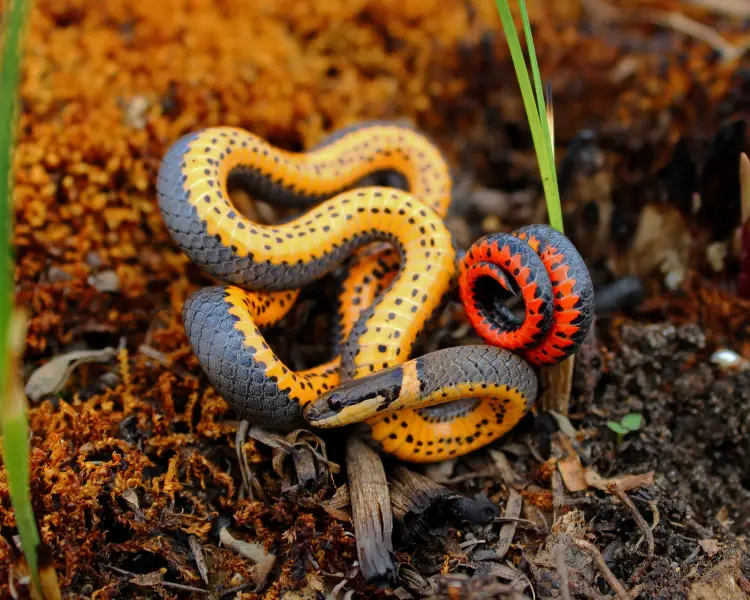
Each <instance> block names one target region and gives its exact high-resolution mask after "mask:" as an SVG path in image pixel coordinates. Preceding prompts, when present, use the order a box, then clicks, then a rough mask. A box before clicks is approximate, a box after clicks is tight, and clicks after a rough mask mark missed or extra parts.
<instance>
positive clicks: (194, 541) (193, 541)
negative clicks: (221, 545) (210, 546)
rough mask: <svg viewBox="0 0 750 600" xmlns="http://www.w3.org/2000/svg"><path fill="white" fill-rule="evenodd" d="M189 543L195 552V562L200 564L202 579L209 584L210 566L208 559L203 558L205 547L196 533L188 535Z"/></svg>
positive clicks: (199, 569)
mask: <svg viewBox="0 0 750 600" xmlns="http://www.w3.org/2000/svg"><path fill="white" fill-rule="evenodd" d="M188 544H189V545H190V551H191V552H192V553H193V558H194V559H195V564H196V565H197V566H198V572H199V573H200V574H201V579H203V582H204V583H205V584H206V585H208V567H207V566H206V561H205V560H203V549H202V548H201V545H200V542H198V538H197V537H195V536H194V535H191V536H189V537H188Z"/></svg>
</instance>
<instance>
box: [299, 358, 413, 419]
mask: <svg viewBox="0 0 750 600" xmlns="http://www.w3.org/2000/svg"><path fill="white" fill-rule="evenodd" d="M401 379H402V370H401V367H400V366H395V367H390V368H388V369H383V370H382V371H378V372H377V373H373V374H372V375H367V376H366V377H360V378H359V379H353V380H351V381H346V382H344V383H342V384H341V385H339V386H338V387H336V388H334V389H332V390H330V391H329V392H326V393H325V394H322V395H321V396H319V397H318V399H317V400H315V401H313V402H311V403H310V404H308V405H307V407H306V408H305V413H304V414H305V419H306V420H307V421H308V422H309V423H310V425H313V426H315V427H323V428H327V427H342V426H344V425H351V424H353V423H360V422H362V421H365V420H367V419H369V418H372V417H375V416H378V415H380V414H382V412H383V411H385V410H387V409H388V408H389V407H390V406H391V405H392V404H393V402H394V401H396V400H397V399H398V397H399V394H400V391H401Z"/></svg>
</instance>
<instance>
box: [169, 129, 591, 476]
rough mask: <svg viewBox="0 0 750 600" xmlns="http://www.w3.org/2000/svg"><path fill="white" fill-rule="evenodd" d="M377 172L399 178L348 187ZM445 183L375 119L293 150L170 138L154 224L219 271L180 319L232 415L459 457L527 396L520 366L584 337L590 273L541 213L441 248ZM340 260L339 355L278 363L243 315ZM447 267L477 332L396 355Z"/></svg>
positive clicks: (290, 293) (271, 308) (428, 148)
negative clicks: (284, 218)
mask: <svg viewBox="0 0 750 600" xmlns="http://www.w3.org/2000/svg"><path fill="white" fill-rule="evenodd" d="M383 171H396V172H398V173H400V174H401V175H402V176H403V177H404V178H405V180H406V183H407V187H408V190H409V191H408V192H406V191H401V190H400V189H397V188H395V187H386V186H366V187H362V186H359V185H358V184H359V182H360V181H361V180H362V179H363V178H365V177H367V176H370V175H373V174H376V173H379V172H383ZM236 187H242V188H243V189H244V190H245V191H247V192H248V193H250V194H251V195H252V196H254V197H256V198H258V199H262V200H265V201H267V202H270V203H273V204H275V205H279V206H286V207H299V208H303V209H305V212H304V213H303V214H302V215H301V216H299V217H297V218H294V219H293V220H291V221H289V222H286V223H281V224H276V225H264V224H261V223H256V222H254V221H252V220H250V219H248V218H247V217H245V216H244V215H242V214H240V213H239V211H238V210H237V209H236V208H235V206H234V205H233V204H232V200H231V198H230V191H231V190H232V189H233V188H236ZM451 191H452V182H451V175H450V171H449V167H448V164H447V161H446V160H445V158H444V157H443V155H442V153H441V152H440V151H439V150H438V149H437V147H436V146H435V145H434V144H433V143H431V141H430V140H429V139H428V138H427V137H426V136H424V135H423V134H421V133H420V132H418V131H416V130H415V129H413V128H411V127H408V126H403V125H397V124H393V123H388V122H380V121H372V122H364V123H360V124H358V125H355V126H353V127H349V128H347V129H344V130H341V131H339V132H337V133H335V134H333V135H332V136H330V137H329V138H327V139H326V140H324V141H323V142H322V143H321V144H319V145H318V146H316V147H314V148H312V149H310V150H309V151H307V152H299V153H298V152H289V151H285V150H282V149H279V148H277V147H274V146H272V145H271V144H269V143H267V142H266V141H265V140H263V139H261V138H260V137H258V136H256V135H254V134H252V133H250V132H247V131H245V130H243V129H239V128H234V127H214V128H208V129H204V130H202V131H198V132H195V133H190V134H187V135H184V136H183V137H181V138H180V139H178V140H177V141H175V142H174V143H173V144H172V146H171V147H170V148H169V149H168V151H167V152H166V154H165V156H164V158H163V160H162V163H161V165H160V168H159V174H158V181H157V193H158V203H159V208H160V210H161V213H162V216H163V219H164V222H165V223H166V226H167V229H168V231H169V234H170V235H171V237H172V239H173V240H174V241H175V242H176V243H177V244H178V245H179V247H180V248H181V249H182V250H183V251H184V252H185V253H186V254H187V255H188V256H189V257H190V259H192V260H193V261H194V262H195V263H196V264H197V265H199V266H200V267H201V268H202V269H203V270H204V271H205V272H206V273H209V274H211V275H212V276H214V277H216V278H218V279H219V280H220V281H223V282H225V283H226V285H225V286H213V287H206V288H202V289H200V290H198V291H197V292H195V293H194V294H192V295H191V296H190V297H189V298H188V299H187V300H186V301H185V304H184V307H183V311H182V317H183V321H184V326H185V330H186V333H187V337H188V340H189V342H190V344H191V346H192V348H193V351H194V352H195V354H196V356H197V358H198V360H199V362H200V364H201V366H202V368H203V370H204V371H205V373H206V375H207V376H208V379H209V381H210V382H211V384H212V385H213V386H214V387H215V389H216V390H217V392H218V393H219V394H220V395H221V396H222V397H223V398H224V399H225V400H226V401H227V402H228V403H229V404H230V405H231V406H232V407H233V408H234V409H235V410H236V411H237V413H238V414H239V415H240V416H241V417H243V418H245V419H247V420H248V421H250V422H252V423H253V424H254V425H256V426H259V427H266V428H271V429H278V430H289V429H292V428H296V427H300V426H304V425H312V426H316V427H337V426H343V425H347V424H352V423H359V422H364V423H366V424H367V425H368V426H369V432H370V436H371V438H372V440H373V441H374V442H376V443H377V444H378V445H379V447H380V448H381V449H382V450H383V451H384V452H387V453H390V454H392V455H395V456H396V457H398V458H400V459H402V460H405V461H411V462H432V461H439V460H443V459H446V458H449V457H455V456H459V455H462V454H466V453H468V452H471V451H473V450H475V449H477V448H479V447H482V446H484V445H486V444H488V443H490V442H492V441H494V440H495V439H497V438H499V437H500V436H502V435H503V434H505V433H506V432H508V431H509V430H510V429H511V428H513V427H514V426H515V425H516V424H517V423H518V421H519V420H520V419H521V418H522V417H523V416H524V415H525V414H526V413H527V412H528V410H529V409H530V407H531V406H532V404H533V402H534V400H535V399H536V396H537V390H538V383H537V376H536V373H535V370H534V367H535V366H543V365H552V364H555V363H557V362H560V361H562V360H564V359H565V358H567V357H568V356H570V355H571V354H572V353H573V352H575V350H576V349H577V348H578V346H579V345H580V343H581V342H582V341H583V339H584V338H585V336H586V334H587V333H588V330H589V328H590V326H591V322H592V316H593V310H594V296H593V286H592V282H591V278H590V275H589V272H588V269H587V268H586V265H585V264H584V261H583V259H582V258H581V256H580V255H579V253H578V252H577V251H576V249H575V248H574V246H573V244H572V243H571V242H570V241H569V240H568V239H567V238H566V237H565V236H563V235H562V234H561V233H559V232H557V231H556V230H554V229H552V228H551V227H549V226H546V225H532V226H527V227H523V228H521V229H519V230H517V231H515V232H513V233H512V234H506V233H495V234H490V235H487V236H485V237H483V238H481V239H480V240H478V241H477V242H475V243H474V244H473V245H472V246H471V247H470V248H469V249H468V250H467V252H466V253H465V255H464V256H463V257H462V258H461V259H460V260H459V259H458V258H457V256H458V255H457V251H456V249H455V246H454V244H453V241H452V238H451V235H450V234H449V232H448V229H447V228H446V225H445V223H444V217H445V216H446V214H447V211H448V208H449V205H450V201H451ZM347 261H348V262H347ZM341 265H346V266H347V272H346V276H345V277H344V279H343V282H342V289H341V293H340V295H339V304H340V306H339V311H338V321H339V329H340V331H339V333H340V335H339V339H340V344H339V350H340V351H339V353H338V354H337V355H336V357H335V358H334V359H332V360H330V361H329V362H327V363H325V364H323V365H320V366H318V367H315V368H312V369H309V370H306V371H299V372H295V371H293V370H292V369H290V368H289V367H287V366H286V365H284V363H283V362H282V361H281V360H280V359H279V358H278V357H277V356H276V354H275V353H274V352H273V350H272V349H271V348H270V347H269V345H268V343H267V342H266V340H265V339H264V337H263V334H262V333H261V328H263V327H267V326H270V325H273V324H276V323H278V322H279V321H280V320H281V319H282V318H283V317H284V316H285V315H286V314H287V313H288V312H289V310H290V309H291V308H292V306H293V305H294V303H295V300H296V298H297V296H298V294H299V290H300V288H302V287H304V286H305V285H307V284H310V283H312V282H314V281H316V280H318V279H320V278H321V277H323V276H324V275H326V274H328V273H330V272H332V271H333V270H334V269H336V268H337V267H339V266H341ZM456 276H458V285H459V293H460V297H461V300H462V302H463V303H464V306H465V307H466V311H467V315H468V318H469V320H470V322H471V324H472V325H473V326H474V328H475V329H476V330H477V332H478V333H479V334H480V335H481V337H482V338H483V339H484V340H485V341H486V342H487V344H488V345H468V346H457V347H453V348H446V349H441V350H437V351H435V352H431V353H429V354H425V355H423V356H421V357H417V358H412V357H411V356H410V354H411V351H412V349H413V347H414V345H415V342H416V340H417V339H418V337H419V335H420V333H422V331H423V330H424V328H425V326H426V324H427V323H428V322H429V321H430V318H431V317H433V316H434V315H435V314H436V313H437V311H438V310H439V309H440V308H441V307H442V306H443V300H444V298H445V297H446V295H447V294H448V293H449V292H450V291H451V289H452V288H453V285H454V283H455V278H456ZM511 295H520V296H522V298H523V300H524V304H525V312H526V314H525V317H524V318H523V319H519V318H517V317H516V316H515V315H514V314H513V313H512V312H511V311H510V310H509V309H508V308H506V307H505V305H504V303H503V302H504V300H505V299H507V298H508V297H509V296H511Z"/></svg>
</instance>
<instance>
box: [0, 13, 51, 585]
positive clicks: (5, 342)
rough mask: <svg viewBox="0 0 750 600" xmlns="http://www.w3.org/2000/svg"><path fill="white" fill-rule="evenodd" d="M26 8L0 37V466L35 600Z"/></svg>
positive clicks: (7, 20) (8, 16) (7, 17)
mask: <svg viewBox="0 0 750 600" xmlns="http://www.w3.org/2000/svg"><path fill="white" fill-rule="evenodd" d="M29 4H30V3H29V2H27V1H26V0H6V2H5V7H4V10H3V16H4V19H3V25H4V31H3V35H2V39H0V47H1V48H2V55H0V90H2V92H1V93H0V402H1V403H2V404H1V408H0V419H2V451H3V462H4V466H5V469H6V471H7V476H8V486H9V488H10V496H11V503H12V504H13V510H14V512H15V517H16V524H17V527H18V533H19V535H20V537H21V544H22V545H23V550H24V555H25V557H26V564H27V566H28V569H29V574H30V575H31V578H32V582H33V586H34V588H35V590H36V593H35V594H34V595H35V596H36V595H37V594H38V591H39V590H40V589H41V585H40V580H39V575H38V557H37V546H38V544H39V540H40V538H39V532H38V530H37V525H36V520H35V519H34V512H33V508H32V504H31V496H30V488H29V451H30V449H29V423H28V415H27V404H26V397H25V395H24V393H23V388H22V387H21V386H20V382H19V379H18V375H17V373H18V361H19V357H20V354H21V352H22V347H23V341H24V340H25V327H24V323H25V317H24V316H23V315H21V314H20V313H17V312H16V311H14V308H13V285H12V284H13V255H12V246H11V243H12V242H11V240H12V230H13V225H12V210H11V207H12V197H13V195H12V190H13V170H12V169H13V149H14V142H15V133H16V126H17V122H18V119H17V116H18V115H17V113H18V88H19V83H20V72H21V49H22V45H23V33H24V30H25V25H26V20H27V17H28V11H29V8H30V6H29Z"/></svg>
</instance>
